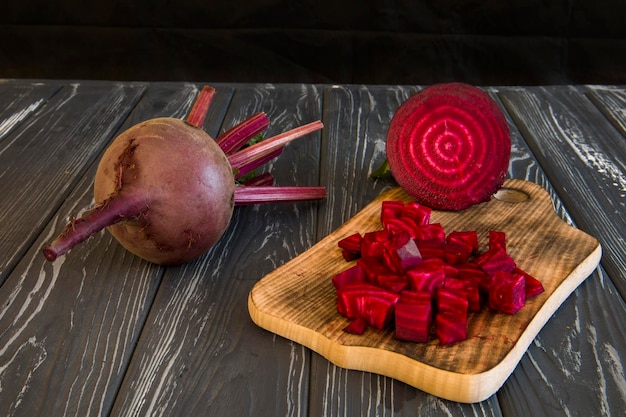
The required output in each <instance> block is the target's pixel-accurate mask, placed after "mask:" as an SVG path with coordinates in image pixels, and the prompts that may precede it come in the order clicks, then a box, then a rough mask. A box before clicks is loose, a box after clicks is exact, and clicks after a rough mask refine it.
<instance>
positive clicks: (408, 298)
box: [400, 290, 432, 304]
mask: <svg viewBox="0 0 626 417" xmlns="http://www.w3.org/2000/svg"><path fill="white" fill-rule="evenodd" d="M400 300H402V301H403V302H405V303H414V304H422V303H432V295H431V293H430V292H428V291H412V290H405V291H402V292H401V293H400Z"/></svg>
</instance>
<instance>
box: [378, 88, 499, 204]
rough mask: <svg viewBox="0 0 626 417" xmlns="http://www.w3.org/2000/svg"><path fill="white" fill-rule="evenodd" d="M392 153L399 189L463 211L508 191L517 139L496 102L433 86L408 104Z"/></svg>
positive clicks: (394, 128)
mask: <svg viewBox="0 0 626 417" xmlns="http://www.w3.org/2000/svg"><path fill="white" fill-rule="evenodd" d="M386 153H387V159H388V160H389V167H390V169H391V173H392V175H393V177H394V178H395V179H396V181H397V182H398V184H400V186H401V187H402V188H404V189H405V190H406V191H407V192H408V193H409V194H410V195H411V196H412V197H413V198H415V200H417V202H419V203H421V204H424V205H426V206H428V207H431V208H434V209H440V210H463V209H465V208H467V207H469V206H471V205H474V204H477V203H481V202H484V201H487V200H489V198H490V197H491V196H492V195H493V194H494V193H495V192H496V191H497V190H498V189H499V188H500V187H501V186H502V184H503V182H504V177H505V174H506V171H507V169H508V166H509V159H510V154H511V138H510V131H509V127H508V124H507V121H506V119H505V117H504V115H503V113H502V111H501V109H500V108H499V107H498V105H497V104H496V102H495V101H494V100H493V99H492V98H491V97H490V96H489V95H488V94H487V93H485V92H484V91H483V90H481V89H479V88H476V87H473V86H470V85H467V84H463V83H444V84H435V85H433V86H430V87H428V88H426V89H424V90H422V91H420V92H418V93H417V94H415V95H413V96H412V97H410V98H409V99H408V100H406V101H405V102H404V103H403V104H402V105H401V106H400V108H398V110H397V111H396V112H395V114H394V116H393V118H392V120H391V123H390V125H389V130H388V132H387V141H386Z"/></svg>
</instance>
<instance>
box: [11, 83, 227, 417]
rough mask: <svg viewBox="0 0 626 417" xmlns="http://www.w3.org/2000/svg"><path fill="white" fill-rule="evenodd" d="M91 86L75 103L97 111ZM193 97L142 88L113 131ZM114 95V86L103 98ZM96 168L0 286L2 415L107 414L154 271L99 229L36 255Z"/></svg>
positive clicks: (95, 117) (84, 200) (151, 293)
mask: <svg viewBox="0 0 626 417" xmlns="http://www.w3.org/2000/svg"><path fill="white" fill-rule="evenodd" d="M108 85H111V84H108ZM91 88H92V86H85V85H82V84H81V85H77V86H76V89H75V90H76V91H78V92H80V94H84V95H85V97H83V99H82V100H81V101H80V102H81V103H82V105H83V106H84V107H85V108H87V109H89V108H92V107H93V106H94V103H95V102H99V103H100V105H101V107H107V106H106V105H105V103H104V102H103V100H104V99H103V97H102V94H97V93H98V91H99V90H100V89H101V87H99V86H97V85H96V86H93V88H95V91H91ZM197 92H198V87H197V86H194V85H181V84H171V85H170V84H164V85H157V86H151V87H150V88H149V89H148V91H147V92H146V94H145V95H144V96H143V97H142V99H141V101H140V102H139V103H138V105H137V106H136V107H135V108H134V109H133V112H132V113H131V114H130V116H129V117H128V119H127V120H126V122H125V123H124V124H123V125H122V126H121V129H125V128H127V127H130V126H131V125H132V124H135V123H137V122H140V121H143V120H146V119H148V118H151V117H157V116H179V117H182V116H184V115H185V114H186V113H187V111H188V109H189V108H190V106H191V103H192V102H193V100H194V98H195V95H196V94H197ZM224 93H225V94H227V95H228V94H229V90H225V92H224ZM124 96H125V94H124V89H119V90H117V93H116V94H114V93H113V92H111V93H110V95H109V96H108V99H109V100H111V101H113V102H116V101H118V100H120V99H122V98H124ZM223 107H224V108H225V107H226V106H225V105H223ZM65 111H69V110H67V108H66V107H60V110H59V112H60V113H63V112H65ZM214 112H215V113H216V114H219V113H220V112H219V111H218V109H215V111H214ZM56 117H63V118H64V119H66V122H65V123H67V125H68V126H71V125H72V123H71V122H72V120H71V118H72V117H74V118H75V119H79V118H81V117H85V116H83V112H82V111H79V110H77V109H73V110H72V112H71V113H65V114H58V115H57V116H56ZM102 117H103V115H102V114H97V113H90V115H89V117H87V118H86V119H84V120H83V123H84V124H86V125H91V126H95V125H96V124H97V123H98V121H99V120H101V118H102ZM220 117H221V116H220ZM79 133H81V134H82V132H80V131H79ZM113 133H115V130H113ZM77 140H78V139H74V141H77ZM68 141H69V140H68ZM70 142H72V141H70ZM66 152H68V153H72V152H74V150H72V149H70V150H66ZM40 154H42V153H41V152H40ZM96 167H97V161H94V163H93V164H92V165H91V166H90V167H89V170H88V171H87V172H86V173H85V174H84V175H83V176H82V177H81V179H80V181H79V183H78V184H77V185H76V187H74V189H73V190H71V193H70V194H69V195H68V197H67V198H66V199H65V202H64V203H63V204H62V205H61V207H60V208H59V210H58V212H57V213H56V214H55V215H54V216H53V218H52V219H51V221H50V223H49V224H47V225H46V226H45V228H44V231H43V232H42V234H41V235H40V237H39V238H38V239H37V240H36V241H35V242H34V244H33V245H32V246H31V247H30V249H29V251H28V252H27V253H26V255H25V256H24V258H23V259H22V261H21V262H20V263H19V264H18V266H17V267H16V268H15V270H14V271H13V272H12V273H11V274H10V275H9V276H8V278H7V280H6V282H5V283H4V285H3V286H2V287H1V288H0V303H1V304H0V328H1V329H2V332H0V384H1V386H2V389H0V414H2V415H6V416H35V415H42V416H46V415H108V414H109V412H110V410H111V408H112V404H113V401H114V399H115V397H116V395H117V393H118V390H119V387H120V385H121V383H122V379H123V377H124V374H125V371H126V368H127V366H128V363H129V362H130V360H131V357H132V355H133V352H134V349H135V346H136V343H137V340H138V338H139V334H140V332H141V329H142V326H143V323H144V322H145V320H146V317H147V314H148V311H149V309H150V306H151V304H152V301H153V299H154V297H155V294H156V291H157V289H158V286H159V284H160V281H161V278H162V274H163V269H162V268H159V267H157V266H155V265H152V264H149V263H147V262H145V261H142V260H141V259H139V258H137V257H135V256H132V255H131V254H129V253H128V252H126V251H125V250H124V249H123V248H122V247H121V246H120V245H119V244H117V242H115V241H114V240H113V239H112V237H111V236H110V235H109V234H108V233H106V232H104V231H103V232H101V233H98V234H97V235H95V236H94V237H92V238H91V239H90V240H88V241H86V242H85V243H83V244H82V245H80V246H78V247H76V248H74V249H73V250H72V251H70V252H69V253H68V254H67V255H65V256H63V257H61V258H60V259H58V260H57V261H56V262H54V263H52V264H51V263H48V262H46V261H45V260H44V258H43V256H42V255H41V252H40V248H41V246H42V245H43V244H44V242H46V241H49V240H50V239H52V238H53V236H55V235H56V233H58V232H59V230H60V229H61V227H62V226H63V224H64V223H65V221H66V219H67V218H68V217H69V216H71V215H75V214H76V213H77V212H78V211H79V210H81V209H82V208H84V207H86V206H88V205H90V204H91V202H92V181H93V177H94V174H95V169H96ZM14 172H15V171H13V172H12V173H13V174H14ZM40 187H41V186H40Z"/></svg>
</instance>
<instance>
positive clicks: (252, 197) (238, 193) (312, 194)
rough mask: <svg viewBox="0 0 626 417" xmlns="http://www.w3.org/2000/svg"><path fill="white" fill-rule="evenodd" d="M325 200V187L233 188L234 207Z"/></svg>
mask: <svg viewBox="0 0 626 417" xmlns="http://www.w3.org/2000/svg"><path fill="white" fill-rule="evenodd" d="M322 198H326V188H325V187H272V186H269V187H267V186H265V187H264V186H259V187H256V186H240V187H236V188H235V205H237V206H241V205H246V204H258V203H271V202H277V201H303V200H319V199H322Z"/></svg>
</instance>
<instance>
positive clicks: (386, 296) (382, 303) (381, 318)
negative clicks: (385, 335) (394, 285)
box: [362, 290, 400, 330]
mask: <svg viewBox="0 0 626 417" xmlns="http://www.w3.org/2000/svg"><path fill="white" fill-rule="evenodd" d="M381 291H384V290H381ZM399 298H400V296H399V295H398V294H396V293H393V292H391V291H385V292H384V293H380V294H376V295H369V296H367V297H366V298H365V299H364V303H363V306H364V310H363V311H362V316H363V318H364V319H365V321H367V324H369V325H370V326H372V327H373V328H375V329H378V330H383V329H384V328H385V327H387V326H388V325H389V324H390V323H391V321H392V320H393V318H394V315H395V307H396V303H397V302H398V299H399Z"/></svg>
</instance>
